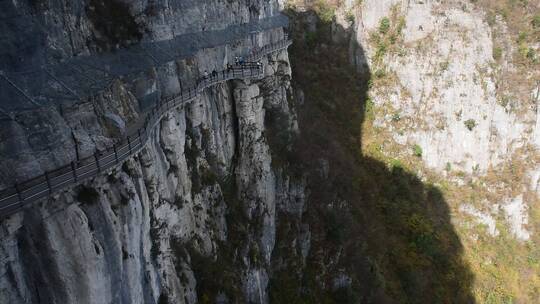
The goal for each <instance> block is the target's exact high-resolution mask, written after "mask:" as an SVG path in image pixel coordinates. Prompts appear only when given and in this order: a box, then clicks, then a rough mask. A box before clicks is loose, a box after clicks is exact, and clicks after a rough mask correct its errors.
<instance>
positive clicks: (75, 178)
mask: <svg viewBox="0 0 540 304" xmlns="http://www.w3.org/2000/svg"><path fill="white" fill-rule="evenodd" d="M71 171H72V172H73V179H74V180H75V182H77V168H75V163H74V162H71Z"/></svg>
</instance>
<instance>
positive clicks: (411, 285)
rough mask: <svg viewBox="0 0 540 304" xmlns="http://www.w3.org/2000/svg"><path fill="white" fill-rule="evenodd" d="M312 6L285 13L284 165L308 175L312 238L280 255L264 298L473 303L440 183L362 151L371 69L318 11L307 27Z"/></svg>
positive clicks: (285, 237)
mask: <svg viewBox="0 0 540 304" xmlns="http://www.w3.org/2000/svg"><path fill="white" fill-rule="evenodd" d="M312 14H313V13H311V12H308V13H304V14H298V13H295V12H290V16H291V19H292V23H293V25H292V31H293V33H292V35H293V38H294V41H295V43H294V45H293V46H292V49H290V56H291V63H292V65H293V81H295V82H296V83H295V88H296V90H297V91H298V90H302V91H303V92H304V96H305V98H304V103H303V104H302V105H298V104H297V107H298V113H299V126H300V130H301V131H300V132H301V133H300V134H301V136H299V137H298V138H296V140H295V142H294V145H293V153H294V154H296V157H294V159H295V160H299V161H297V162H295V163H289V164H288V166H285V167H286V168H291V167H300V170H301V171H303V172H305V173H306V174H307V179H308V188H309V189H310V196H309V199H308V205H309V207H308V208H307V212H306V214H305V215H304V221H305V223H307V224H309V226H310V230H311V233H312V237H311V241H312V242H311V249H310V252H309V255H308V257H307V260H306V263H305V265H304V264H302V259H301V258H298V256H296V258H295V256H294V255H292V256H289V257H287V258H282V260H281V262H282V263H283V264H284V265H282V266H281V267H277V269H276V271H275V273H274V278H273V280H272V286H271V299H272V302H273V303H315V302H316V303H358V302H362V303H387V302H392V303H395V302H397V303H470V302H473V298H472V293H471V286H472V279H473V277H472V274H471V272H470V270H469V268H468V266H467V265H466V264H465V263H464V262H463V257H462V251H463V249H462V245H461V243H460V240H459V238H458V236H457V234H456V232H455V231H454V228H453V226H452V223H451V222H450V215H449V208H448V205H447V204H446V202H445V200H444V198H443V197H442V194H441V191H440V190H439V189H438V188H437V187H434V186H433V185H426V184H424V183H422V182H421V181H420V180H419V179H418V178H417V177H416V176H415V175H413V174H410V173H408V172H407V171H405V170H404V169H403V168H402V167H401V166H399V165H398V164H396V165H395V166H393V167H392V168H390V169H389V168H388V166H387V165H386V164H385V163H383V162H381V161H379V160H377V159H374V158H372V157H368V156H366V155H363V154H362V148H361V147H362V141H363V134H362V123H363V120H364V118H365V117H366V115H367V114H368V113H366V111H370V109H369V103H367V102H366V101H367V90H368V87H369V86H368V84H369V83H370V73H369V71H363V73H357V71H356V70H355V67H353V66H351V65H350V64H349V55H348V50H349V41H341V42H335V41H333V40H332V36H331V35H332V34H331V32H332V27H331V24H330V23H329V22H326V20H325V19H318V22H317V25H316V31H314V32H310V31H309V30H308V29H309V26H308V23H309V22H310V21H309V20H313V17H314V15H312ZM334 26H335V25H334ZM334 30H343V29H336V28H334ZM357 47H358V48H360V46H357ZM306 50H310V51H309V52H308V51H306ZM325 162H328V168H329V170H328V172H324V171H325V170H323V169H322V168H321V167H324V163H325ZM295 227H298V225H296V224H295V223H292V224H291V222H288V221H286V220H285V221H282V222H280V226H279V233H278V242H277V243H278V244H280V243H281V244H284V243H285V244H286V243H287V242H290V241H291V240H290V239H289V238H290V235H292V233H289V232H290V231H291V230H294V229H297V228H295ZM276 250H280V248H279V247H278V248H276ZM294 270H296V271H294ZM342 274H346V276H348V277H349V278H350V281H349V280H345V282H346V283H343V280H340V279H339V278H340V277H343V276H342ZM339 282H342V283H339ZM347 282H348V283H347Z"/></svg>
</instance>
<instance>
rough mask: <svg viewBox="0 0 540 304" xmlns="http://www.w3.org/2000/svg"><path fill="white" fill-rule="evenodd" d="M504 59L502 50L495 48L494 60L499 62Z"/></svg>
mask: <svg viewBox="0 0 540 304" xmlns="http://www.w3.org/2000/svg"><path fill="white" fill-rule="evenodd" d="M501 58H502V48H500V47H494V48H493V59H495V60H499V59H501Z"/></svg>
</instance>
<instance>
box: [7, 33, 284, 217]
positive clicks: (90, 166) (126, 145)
mask: <svg viewBox="0 0 540 304" xmlns="http://www.w3.org/2000/svg"><path fill="white" fill-rule="evenodd" d="M291 43H292V41H291V40H288V39H285V40H281V41H279V42H276V43H273V44H269V45H266V46H264V47H263V48H261V49H259V50H257V51H256V52H254V53H253V54H252V55H250V56H247V57H245V61H246V62H248V63H247V64H243V65H237V66H234V67H233V68H232V69H229V70H223V71H219V72H218V74H217V76H216V77H212V75H209V77H208V78H206V79H201V80H200V81H198V84H197V85H196V86H194V87H190V88H187V89H185V90H183V91H181V92H180V93H179V94H177V95H174V96H172V97H170V98H168V99H166V100H162V101H159V102H158V103H156V105H155V106H154V107H153V108H152V109H151V110H149V111H147V112H145V113H143V114H142V115H141V116H140V117H139V120H138V121H137V122H136V123H134V125H133V126H132V127H131V128H130V130H132V131H131V132H128V134H129V135H128V136H127V137H126V138H125V139H124V140H122V141H121V142H120V143H118V144H115V145H113V146H112V147H109V148H108V149H106V150H104V151H100V152H97V153H95V154H94V155H92V156H89V157H86V158H83V159H81V160H79V161H74V162H71V163H69V164H67V165H64V166H61V167H60V168H57V169H55V170H53V171H49V172H45V174H42V175H39V176H36V177H34V178H32V179H29V180H27V181H25V182H23V183H19V184H16V185H14V186H13V187H11V188H7V189H4V190H2V191H0V218H3V217H6V216H8V215H11V214H13V213H15V212H17V211H19V210H21V209H22V208H23V207H25V206H28V205H30V204H32V203H35V202H38V201H39V200H42V199H45V198H48V197H49V196H50V195H52V194H54V193H58V192H59V191H62V190H64V189H67V188H70V187H74V186H76V185H79V184H81V183H83V182H85V181H87V180H89V179H91V178H94V177H96V176H99V175H100V174H106V173H108V172H110V171H111V170H112V169H114V168H118V167H119V166H121V165H122V164H123V163H124V162H125V161H126V160H127V159H129V158H130V157H132V156H134V155H136V154H137V153H139V152H140V151H141V150H142V149H143V148H144V147H145V146H146V144H147V143H148V142H149V139H150V137H151V133H152V131H153V129H154V128H155V127H156V125H157V124H158V123H159V122H160V120H161V119H162V118H163V116H164V115H165V114H167V113H168V112H169V111H171V110H173V109H175V108H177V107H179V106H182V105H184V104H186V103H189V102H191V101H192V100H193V99H195V98H196V97H197V96H199V94H201V93H202V92H203V90H204V89H206V88H208V87H211V86H213V85H216V84H218V83H223V82H225V81H228V80H232V79H256V78H259V77H261V76H263V75H264V66H262V65H258V64H256V63H255V62H258V61H259V60H260V59H261V58H262V57H263V56H266V55H268V54H270V53H273V52H276V51H280V50H283V49H286V48H287V47H288V46H289V45H291Z"/></svg>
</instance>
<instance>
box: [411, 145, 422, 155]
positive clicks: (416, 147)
mask: <svg viewBox="0 0 540 304" xmlns="http://www.w3.org/2000/svg"><path fill="white" fill-rule="evenodd" d="M422 153H423V151H422V147H420V146H419V145H414V146H413V155H414V156H416V157H422Z"/></svg>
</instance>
